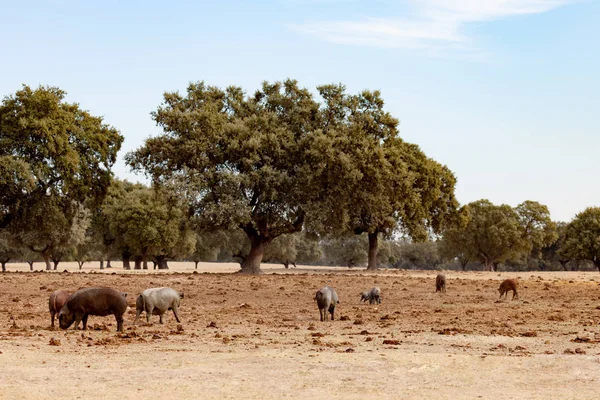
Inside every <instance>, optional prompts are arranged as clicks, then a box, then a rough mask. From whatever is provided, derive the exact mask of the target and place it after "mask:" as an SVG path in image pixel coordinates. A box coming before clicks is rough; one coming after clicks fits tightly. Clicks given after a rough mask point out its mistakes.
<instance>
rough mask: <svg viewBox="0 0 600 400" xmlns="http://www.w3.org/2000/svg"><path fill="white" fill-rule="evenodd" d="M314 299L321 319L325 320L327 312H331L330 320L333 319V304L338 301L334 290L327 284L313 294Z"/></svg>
mask: <svg viewBox="0 0 600 400" xmlns="http://www.w3.org/2000/svg"><path fill="white" fill-rule="evenodd" d="M315 300H316V301H317V306H319V315H320V316H321V321H327V312H329V313H331V320H332V321H333V320H334V319H335V318H334V312H335V305H336V304H339V302H340V301H339V300H338V296H337V293H336V292H335V290H334V289H333V288H330V287H329V286H325V287H323V288H321V289H319V291H318V292H317V293H316V294H315Z"/></svg>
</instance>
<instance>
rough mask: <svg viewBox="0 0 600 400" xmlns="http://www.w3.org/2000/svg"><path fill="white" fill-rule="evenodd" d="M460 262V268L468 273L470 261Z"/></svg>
mask: <svg viewBox="0 0 600 400" xmlns="http://www.w3.org/2000/svg"><path fill="white" fill-rule="evenodd" d="M459 262H460V267H461V268H462V270H463V272H464V271H466V270H467V264H468V263H469V260H459Z"/></svg>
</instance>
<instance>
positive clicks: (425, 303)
mask: <svg viewBox="0 0 600 400" xmlns="http://www.w3.org/2000/svg"><path fill="white" fill-rule="evenodd" d="M36 268H40V265H39V264H38V265H36ZM171 268H172V269H171V271H169V272H158V273H155V272H153V271H127V272H125V271H122V270H121V269H120V268H113V269H110V270H105V271H103V272H100V271H98V264H97V263H90V264H86V265H85V266H84V268H83V272H81V273H79V272H77V271H78V267H77V265H76V264H60V265H59V270H60V272H52V273H29V272H26V273H23V272H14V271H27V270H28V269H29V266H28V265H27V264H18V265H15V264H9V270H10V271H13V272H8V273H4V274H0V292H1V293H2V295H1V296H0V398H1V399H45V398H48V399H49V398H57V397H59V396H60V397H61V398H103V399H105V398H106V399H113V398H114V399H139V398H142V397H144V398H153V399H154V398H155V399H161V398H171V399H173V398H183V399H186V398H192V397H194V398H195V397H202V398H209V399H215V398H231V399H239V398H244V399H255V398H256V399H259V398H260V399H264V398H267V399H271V398H274V399H277V398H293V399H296V398H298V399H301V398H302V399H304V398H308V397H311V396H312V397H317V398H329V399H338V398H339V399H358V398H364V397H365V396H375V397H374V398H383V399H397V398H409V399H412V398H414V399H423V398H433V397H435V398H442V399H457V398H469V399H472V398H503V399H511V398H512V399H523V398H533V399H549V398H560V399H569V398H577V399H595V398H598V397H599V396H600V274H598V273H592V272H568V273H565V272H544V273H540V272H534V273H531V272H527V273H483V272H467V273H459V272H451V271H448V272H446V276H447V278H448V291H447V293H446V294H439V293H437V294H436V293H434V281H435V275H436V272H433V271H389V270H385V271H381V272H377V273H367V272H365V271H364V270H357V269H353V270H348V269H342V268H340V269H335V270H332V269H329V268H325V267H321V268H315V267H311V268H306V269H304V268H298V269H290V270H285V269H283V268H281V267H280V266H277V265H266V266H265V267H264V270H265V272H266V273H265V275H262V276H256V277H252V276H241V275H235V274H228V273H226V272H233V271H235V270H237V269H238V267H237V265H236V264H201V265H200V268H199V270H198V271H197V272H199V273H193V272H194V270H193V264H189V263H172V264H171ZM65 269H66V270H68V271H71V272H62V271H64V270H65ZM208 272H212V273H208ZM508 277H512V278H514V277H518V278H519V282H520V292H519V294H520V298H519V299H518V300H514V301H510V300H507V301H502V302H498V301H497V300H498V299H497V297H498V292H497V288H498V285H499V282H500V281H501V280H502V279H505V278H508ZM326 284H327V285H330V286H332V287H334V288H336V289H337V292H338V294H339V297H340V304H339V305H338V308H337V309H336V320H335V321H333V322H320V321H319V320H318V319H319V318H318V317H319V314H318V310H317V307H316V304H315V302H314V300H313V297H314V293H315V292H316V290H317V289H319V288H320V287H322V286H324V285H326ZM375 285H377V286H379V287H381V289H382V292H383V302H382V304H381V305H368V304H360V303H359V298H360V297H359V293H360V292H361V291H363V290H367V289H369V288H371V287H372V286H375ZM87 286H111V287H115V288H117V289H119V290H122V291H124V292H127V293H128V301H129V303H130V306H132V309H131V310H129V311H128V313H127V314H126V318H125V332H124V333H117V332H116V323H115V320H114V318H113V317H112V316H109V317H93V316H92V317H90V319H89V323H88V324H89V327H91V329H88V330H87V331H81V330H78V331H73V330H69V331H62V330H54V331H53V330H50V316H49V313H48V305H47V299H48V295H49V294H50V292H52V291H53V290H55V289H58V288H67V289H71V290H76V289H78V288H80V287H87ZM157 286H171V287H173V288H175V289H177V290H179V291H183V292H184V293H185V298H184V299H183V300H182V306H181V309H180V311H181V317H182V323H181V324H177V322H176V321H175V319H174V317H173V316H172V314H168V316H167V318H166V323H165V324H164V325H161V324H159V323H158V317H157V316H154V317H153V318H152V322H153V324H152V325H146V324H145V323H143V324H140V325H138V326H133V325H132V324H133V319H134V317H135V298H136V296H137V294H138V293H139V292H140V291H142V290H143V289H145V288H148V287H157ZM509 298H510V295H509Z"/></svg>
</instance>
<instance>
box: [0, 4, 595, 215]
mask: <svg viewBox="0 0 600 400" xmlns="http://www.w3.org/2000/svg"><path fill="white" fill-rule="evenodd" d="M599 3H600V2H598V1H593V0H572V1H570V0H396V1H392V0H364V1H363V0H270V1H170V2H165V1H149V0H146V1H112V0H106V1H102V2H90V1H69V0H53V1H52V0H50V1H28V0H20V1H6V0H0V6H1V7H0V9H1V10H2V12H1V13H0V48H1V49H2V52H1V54H2V62H0V76H1V77H2V78H1V79H0V95H2V96H5V95H8V94H11V93H14V92H15V91H16V90H18V89H19V87H20V85H21V84H22V83H26V84H28V85H30V86H37V85H39V84H44V85H54V86H58V87H60V88H62V89H63V90H66V91H67V92H68V101H72V102H78V103H80V104H81V105H82V106H83V107H84V108H85V109H88V110H90V111H91V112H92V113H93V114H95V115H103V116H104V117H105V121H106V122H107V123H109V124H111V125H114V126H115V127H117V128H118V129H119V130H120V131H121V133H122V134H123V135H124V136H125V143H124V146H123V149H122V151H121V153H120V156H121V159H122V157H123V155H124V154H125V153H126V152H127V151H130V150H132V149H135V148H137V147H139V146H140V145H142V143H143V141H144V139H145V138H147V137H149V136H151V135H156V134H158V133H159V132H160V131H159V129H158V128H157V127H156V126H155V125H154V123H153V122H152V120H151V118H150V112H151V111H153V110H155V109H156V108H157V106H158V105H159V104H160V103H161V99H162V93H163V92H165V91H173V90H180V91H184V90H185V87H186V86H187V84H188V83H189V82H190V81H199V80H204V81H205V82H207V83H209V84H211V85H218V86H227V85H238V86H241V87H243V88H245V89H246V90H247V91H249V92H252V91H254V90H255V89H256V88H257V87H258V86H259V85H260V83H261V82H262V81H264V80H268V81H274V80H281V79H285V78H287V77H291V78H294V79H297V80H298V81H299V82H300V84H301V85H302V86H305V87H309V88H314V87H315V86H317V85H319V84H324V83H331V82H336V83H337V82H342V83H344V84H345V85H346V86H347V87H348V90H349V91H350V92H357V91H359V90H361V89H379V90H381V92H382V94H383V98H384V99H385V101H386V107H387V109H388V110H389V111H390V112H391V113H392V114H393V115H394V116H396V117H397V118H399V119H400V121H401V126H400V132H401V136H402V137H403V138H404V139H406V140H408V141H410V142H414V143H417V144H419V145H420V146H421V148H422V149H423V150H424V151H425V152H426V154H427V155H428V156H430V157H432V158H434V159H436V160H438V161H439V162H441V163H444V164H446V165H448V167H449V168H450V169H451V170H452V171H454V173H455V174H456V176H457V177H458V185H457V190H456V194H457V197H458V199H459V201H460V202H461V203H468V202H471V201H474V200H478V199H481V198H487V199H489V200H491V201H492V202H494V203H498V204H499V203H506V204H510V205H511V206H515V205H517V204H518V203H520V202H522V201H524V200H536V201H539V202H541V203H543V204H546V205H548V207H549V208H550V211H551V213H552V217H553V219H555V220H561V221H569V220H570V219H571V218H573V216H574V215H575V214H576V213H577V212H580V211H582V210H583V209H585V208H586V207H588V206H594V205H596V206H600V184H599V183H600V157H599V155H600V152H599V149H600V128H599V123H598V122H599V121H598V119H599V116H600V80H599V79H598V73H599V71H600V41H599V40H598V39H599V38H600V4H599ZM115 173H116V174H117V175H118V176H119V177H122V178H127V179H130V180H138V179H140V178H136V177H135V176H134V175H132V174H131V173H130V172H129V170H128V168H127V167H126V166H125V165H124V164H123V162H122V160H121V161H119V164H118V165H117V166H116V168H115Z"/></svg>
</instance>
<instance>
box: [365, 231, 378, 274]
mask: <svg viewBox="0 0 600 400" xmlns="http://www.w3.org/2000/svg"><path fill="white" fill-rule="evenodd" d="M378 233H379V232H378V231H375V232H374V233H369V264H368V265H367V270H376V269H377V245H378V243H377V234H378Z"/></svg>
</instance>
